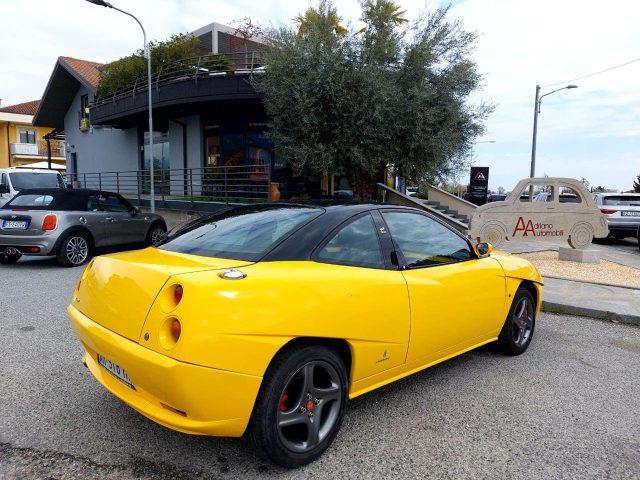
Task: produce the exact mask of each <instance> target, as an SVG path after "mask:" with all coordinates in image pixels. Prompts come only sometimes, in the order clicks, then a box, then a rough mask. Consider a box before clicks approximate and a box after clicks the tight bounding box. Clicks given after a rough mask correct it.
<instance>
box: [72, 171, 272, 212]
mask: <svg viewBox="0 0 640 480" xmlns="http://www.w3.org/2000/svg"><path fill="white" fill-rule="evenodd" d="M150 180H151V175H150V173H149V171H148V170H126V171H122V170H120V171H109V172H85V173H67V174H66V182H67V183H69V184H72V185H73V186H74V187H76V188H88V189H97V190H105V191H112V192H117V193H120V194H121V195H123V196H125V197H128V198H130V199H134V198H135V199H137V200H138V203H140V202H141V200H143V199H146V198H145V196H147V195H149V186H150ZM154 185H155V192H156V197H157V198H159V199H160V201H161V202H164V201H166V200H181V201H185V200H186V201H189V202H190V203H192V204H193V203H195V202H226V203H229V202H230V201H237V202H243V201H267V200H269V198H270V188H271V169H270V166H269V165H261V164H257V163H256V164H248V165H226V166H214V167H200V168H175V169H155V171H154Z"/></svg>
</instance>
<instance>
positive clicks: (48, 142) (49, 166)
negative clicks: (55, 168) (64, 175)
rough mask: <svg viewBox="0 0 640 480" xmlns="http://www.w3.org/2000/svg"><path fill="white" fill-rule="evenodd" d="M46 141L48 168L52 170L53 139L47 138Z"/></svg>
mask: <svg viewBox="0 0 640 480" xmlns="http://www.w3.org/2000/svg"><path fill="white" fill-rule="evenodd" d="M44 139H45V141H46V142H47V163H48V165H47V167H48V168H49V170H51V139H50V138H47V137H46V136H45V138H44Z"/></svg>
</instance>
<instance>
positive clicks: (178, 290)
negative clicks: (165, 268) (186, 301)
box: [173, 285, 183, 307]
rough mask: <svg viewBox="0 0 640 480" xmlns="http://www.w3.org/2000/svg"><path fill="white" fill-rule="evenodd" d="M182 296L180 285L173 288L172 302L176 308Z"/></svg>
mask: <svg viewBox="0 0 640 480" xmlns="http://www.w3.org/2000/svg"><path fill="white" fill-rule="evenodd" d="M182 294H183V289H182V285H176V286H175V287H173V301H174V302H175V304H176V307H177V306H178V304H179V303H180V301H181V300H182Z"/></svg>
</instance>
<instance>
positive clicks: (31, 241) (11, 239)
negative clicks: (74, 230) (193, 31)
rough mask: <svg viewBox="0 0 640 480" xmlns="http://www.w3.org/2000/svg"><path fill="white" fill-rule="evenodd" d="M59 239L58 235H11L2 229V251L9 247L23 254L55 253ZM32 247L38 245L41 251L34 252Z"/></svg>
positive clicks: (42, 254)
mask: <svg viewBox="0 0 640 480" xmlns="http://www.w3.org/2000/svg"><path fill="white" fill-rule="evenodd" d="M57 239H58V236H57V235H33V236H31V235H29V236H26V235H9V234H7V233H5V232H4V231H1V230H0V252H4V251H5V250H6V249H7V248H15V249H17V250H18V251H20V253H22V254H23V255H36V256H38V255H39V256H47V255H53V249H54V247H55V244H56V240H57ZM31 247H38V248H39V249H40V251H39V252H32V251H30V249H31Z"/></svg>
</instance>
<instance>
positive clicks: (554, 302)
mask: <svg viewBox="0 0 640 480" xmlns="http://www.w3.org/2000/svg"><path fill="white" fill-rule="evenodd" d="M639 275H640V272H639ZM542 300H543V301H542V309H543V310H544V311H545V312H552V313H561V314H568V315H579V316H584V317H591V318H598V319H600V320H609V321H614V322H620V323H627V324H631V325H640V289H636V288H624V287H613V286H608V285H596V284H592V283H586V282H577V281H573V280H565V279H557V278H548V277H547V278H545V279H544V291H543V299H542Z"/></svg>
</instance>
